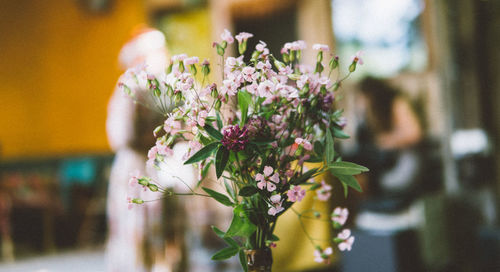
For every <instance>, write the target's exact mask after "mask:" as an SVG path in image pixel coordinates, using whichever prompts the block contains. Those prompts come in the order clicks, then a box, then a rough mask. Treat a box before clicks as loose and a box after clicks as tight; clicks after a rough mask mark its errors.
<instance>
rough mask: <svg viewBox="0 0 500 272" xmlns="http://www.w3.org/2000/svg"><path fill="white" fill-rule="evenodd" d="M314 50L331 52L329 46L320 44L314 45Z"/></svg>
mask: <svg viewBox="0 0 500 272" xmlns="http://www.w3.org/2000/svg"><path fill="white" fill-rule="evenodd" d="M312 48H313V49H314V50H318V51H324V52H328V51H330V48H329V47H328V45H326V44H319V43H315V44H313V47H312Z"/></svg>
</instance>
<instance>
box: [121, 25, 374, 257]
mask: <svg viewBox="0 0 500 272" xmlns="http://www.w3.org/2000/svg"><path fill="white" fill-rule="evenodd" d="M252 37H253V35H252V34H250V33H246V32H242V33H239V34H238V35H236V36H235V37H233V36H232V34H231V33H230V32H229V31H228V30H225V31H224V32H223V33H222V35H221V41H220V42H215V43H214V44H213V46H214V47H215V48H216V50H217V54H218V55H219V56H220V61H221V63H222V64H223V71H222V72H223V73H222V78H221V80H220V84H216V83H206V82H207V79H208V75H209V73H210V62H209V61H208V60H205V61H203V62H202V63H201V64H200V63H199V59H198V58H197V57H188V56H187V55H184V54H182V55H176V56H173V57H172V58H171V62H170V64H169V66H168V67H167V69H166V72H165V73H162V74H159V75H153V74H149V73H148V72H147V71H146V69H144V67H137V68H133V69H130V70H128V71H127V72H126V75H125V77H124V78H123V81H122V82H121V83H120V86H122V87H123V89H124V91H125V92H126V93H127V94H128V95H129V96H130V97H132V99H135V100H136V101H137V102H138V103H141V104H147V105H149V106H150V107H151V108H153V109H155V110H157V111H159V112H160V113H161V114H163V115H164V116H165V121H164V122H163V124H160V125H159V126H158V127H157V128H156V129H155V131H154V135H155V137H156V139H157V142H156V145H155V146H153V147H151V149H150V150H149V152H148V158H149V161H148V163H149V164H151V165H153V166H157V167H158V166H159V165H160V164H161V163H163V161H164V159H165V157H168V156H171V155H172V153H173V151H172V149H173V145H174V144H175V143H176V142H177V141H179V140H184V141H189V150H188V152H187V153H186V154H185V156H184V158H185V159H186V161H185V164H194V165H195V166H197V167H198V168H199V171H200V175H199V177H200V183H201V181H202V180H203V179H204V178H205V177H206V175H207V173H209V171H207V170H208V168H209V167H211V166H215V173H216V176H217V179H220V178H223V179H224V182H223V183H222V184H223V186H224V187H225V188H226V192H225V193H224V194H223V193H220V192H216V191H213V190H211V189H208V188H204V187H202V188H201V189H202V190H203V191H204V193H200V192H195V189H192V188H189V189H190V190H191V194H192V195H205V196H209V197H212V198H214V199H215V200H216V201H218V202H220V203H221V204H223V205H227V206H231V207H233V209H234V217H233V221H232V223H231V225H230V227H229V229H227V230H226V231H225V232H223V231H221V230H218V231H219V232H221V233H224V237H225V238H224V239H225V240H226V242H228V241H229V242H228V243H229V246H230V248H231V252H232V253H234V254H233V255H235V254H237V253H238V251H239V250H240V249H241V250H242V249H244V248H247V249H259V248H263V247H266V246H271V245H272V246H273V247H274V246H276V241H277V237H275V235H274V234H273V231H274V227H275V225H276V222H277V218H278V217H279V216H280V215H281V214H283V213H284V212H285V211H287V210H293V212H295V213H297V215H298V219H299V220H301V219H302V214H301V213H300V212H298V211H296V210H294V209H293V207H292V206H293V205H294V204H295V203H297V202H300V201H302V200H303V199H304V197H306V195H308V194H312V197H314V199H317V200H319V201H328V200H329V199H330V197H331V196H332V192H331V191H332V184H329V183H326V182H325V181H322V182H317V181H315V179H314V178H315V177H316V176H318V175H320V174H321V173H324V172H326V171H329V172H331V173H332V174H333V176H335V177H336V178H337V179H338V180H339V184H341V185H342V186H343V187H344V189H345V193H347V191H348V188H353V189H355V190H358V191H360V190H361V188H360V187H359V184H358V183H357V181H356V180H355V178H354V177H353V176H354V175H357V174H359V173H361V172H364V171H367V170H368V169H366V168H365V167H362V166H359V165H356V164H354V163H350V162H345V161H343V160H342V157H341V156H340V154H339V153H338V152H336V151H334V141H335V140H338V139H343V138H347V137H348V136H347V135H346V134H345V133H344V132H343V128H344V126H345V124H346V121H345V118H344V117H343V116H342V110H336V109H335V108H334V102H335V101H336V100H337V93H338V92H339V91H341V83H342V81H343V80H345V79H346V78H347V77H348V76H349V75H350V74H351V73H352V72H354V71H355V70H356V66H357V65H360V64H362V59H361V56H360V54H358V55H356V56H355V57H354V58H353V59H352V61H351V62H350V63H349V69H348V71H349V72H348V74H347V75H345V76H343V77H341V76H340V72H339V67H340V65H339V64H340V60H339V57H338V56H335V55H331V54H330V49H329V48H328V46H327V45H322V44H315V45H313V46H312V49H313V50H315V51H317V62H316V65H315V66H314V67H309V66H306V65H302V64H300V60H301V56H302V51H303V50H305V49H306V48H307V46H306V43H305V42H304V41H294V42H290V43H286V44H285V45H284V46H283V48H282V49H281V56H274V55H272V54H271V53H270V50H269V49H268V48H267V44H266V43H265V42H263V41H260V42H259V43H258V44H257V45H256V47H255V50H254V51H253V53H252V54H251V57H250V58H249V59H245V57H244V56H245V55H244V53H245V51H246V50H247V41H248V39H250V38H252ZM235 40H236V43H237V48H238V52H239V54H240V55H239V56H237V57H231V56H229V57H228V56H226V51H227V48H228V46H229V45H230V44H233V43H235ZM329 54H330V55H329ZM327 56H329V57H330V60H329V61H327V60H326V57H327ZM326 70H327V71H326ZM198 71H201V73H198ZM144 97H149V98H150V100H149V102H151V101H152V103H148V101H145V100H142V98H144ZM307 163H316V164H307ZM311 166H312V167H311ZM308 167H309V168H311V169H308ZM313 167H314V168H313ZM133 180H134V182H135V181H138V184H140V185H141V186H144V188H146V189H149V190H151V191H153V190H155V191H157V192H160V193H168V194H175V192H171V191H169V190H167V189H165V188H161V187H154V186H156V185H155V184H154V182H153V181H152V180H151V179H149V178H142V177H141V178H137V177H136V178H134V179H133ZM153 185H154V186H153ZM141 201H142V200H140V199H130V202H131V203H138V204H140V203H139V202H141ZM315 214H316V212H315ZM331 219H332V221H331V223H332V226H333V228H334V229H335V230H338V231H339V234H338V236H337V237H336V238H335V239H333V241H332V242H334V243H336V244H337V245H338V247H339V249H340V250H350V249H351V246H352V243H353V241H354V238H353V237H352V236H350V231H349V230H348V229H344V230H341V228H342V226H343V225H344V224H345V223H346V220H347V210H346V209H341V208H337V209H335V210H334V211H333V213H332V215H331ZM236 236H238V237H240V239H236V240H235V239H233V237H236ZM308 236H309V235H308ZM240 241H242V242H243V243H242V244H240ZM311 243H313V244H314V243H315V240H314V239H311ZM226 251H227V250H226ZM331 254H332V249H331V248H326V249H325V250H321V248H319V247H317V251H316V252H315V253H314V255H315V260H316V261H320V262H328V256H329V255H331ZM230 255H231V254H226V255H225V256H226V257H230ZM216 256H217V254H216Z"/></svg>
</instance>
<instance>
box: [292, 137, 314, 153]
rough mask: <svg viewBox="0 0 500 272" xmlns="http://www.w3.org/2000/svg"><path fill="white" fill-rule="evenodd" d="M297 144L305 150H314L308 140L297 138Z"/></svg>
mask: <svg viewBox="0 0 500 272" xmlns="http://www.w3.org/2000/svg"><path fill="white" fill-rule="evenodd" d="M295 143H296V144H298V145H302V146H303V147H304V149H305V150H308V151H311V150H312V149H313V147H312V144H311V142H309V141H308V140H306V139H302V138H296V139H295Z"/></svg>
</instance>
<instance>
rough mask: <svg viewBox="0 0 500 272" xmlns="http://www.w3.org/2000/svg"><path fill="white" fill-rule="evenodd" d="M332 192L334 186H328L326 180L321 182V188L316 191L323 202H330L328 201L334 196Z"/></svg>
mask: <svg viewBox="0 0 500 272" xmlns="http://www.w3.org/2000/svg"><path fill="white" fill-rule="evenodd" d="M331 190H332V186H330V185H328V184H326V183H325V181H324V180H323V181H321V187H320V188H319V189H317V190H316V194H317V196H318V199H319V200H321V201H328V199H330V196H331V195H332V193H331V192H330V191H331Z"/></svg>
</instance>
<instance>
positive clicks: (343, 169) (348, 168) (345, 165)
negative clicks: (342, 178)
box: [328, 161, 368, 176]
mask: <svg viewBox="0 0 500 272" xmlns="http://www.w3.org/2000/svg"><path fill="white" fill-rule="evenodd" d="M328 168H329V169H330V171H331V172H332V173H333V174H334V175H335V176H337V175H357V174H359V173H362V172H366V171H368V168H366V167H364V166H361V165H358V164H355V163H352V162H345V161H339V162H332V163H329V164H328Z"/></svg>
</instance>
